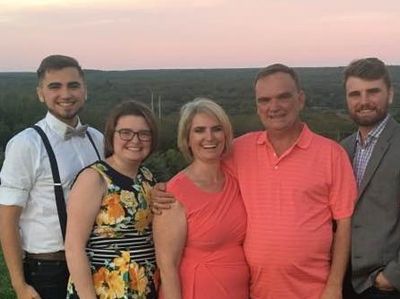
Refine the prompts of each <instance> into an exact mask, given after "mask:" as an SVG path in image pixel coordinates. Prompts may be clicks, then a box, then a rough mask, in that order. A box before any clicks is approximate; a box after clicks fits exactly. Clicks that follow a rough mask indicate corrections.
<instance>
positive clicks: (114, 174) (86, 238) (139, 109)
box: [65, 101, 158, 299]
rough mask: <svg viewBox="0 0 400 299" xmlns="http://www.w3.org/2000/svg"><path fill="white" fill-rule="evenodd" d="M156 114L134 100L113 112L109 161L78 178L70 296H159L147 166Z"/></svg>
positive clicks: (73, 196)
mask: <svg viewBox="0 0 400 299" xmlns="http://www.w3.org/2000/svg"><path fill="white" fill-rule="evenodd" d="M157 135H158V133H157V126H156V122H155V119H154V116H153V114H152V112H151V111H150V110H149V109H148V108H147V107H146V106H145V105H143V104H141V103H139V102H135V101H129V102H124V103H122V104H120V105H118V106H117V107H115V108H114V109H113V110H112V111H111V113H110V115H109V117H108V119H107V121H106V128H105V134H104V143H105V155H104V156H105V158H106V159H105V161H97V162H96V163H94V164H92V165H91V166H89V167H87V168H85V169H84V170H83V171H82V172H81V173H80V174H79V176H78V177H77V179H76V182H75V184H74V186H73V188H72V190H71V193H70V196H69V201H68V209H67V210H68V223H67V236H66V244H65V248H66V257H67V263H68V267H69V269H70V273H71V277H70V282H69V285H68V297H67V298H79V297H80V298H82V299H83V298H85V299H96V298H156V290H155V278H154V276H155V271H156V261H155V252H154V246H153V239H152V231H151V221H152V214H151V212H150V207H149V192H150V189H151V188H152V186H153V185H154V184H155V180H154V178H153V175H152V174H151V172H150V171H149V170H148V169H147V168H145V167H143V166H142V165H141V163H142V162H143V161H144V160H145V159H146V158H147V157H148V156H149V155H150V154H151V153H152V152H153V150H154V149H155V147H156V144H157Z"/></svg>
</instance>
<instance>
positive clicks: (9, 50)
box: [0, 0, 400, 71]
mask: <svg viewBox="0 0 400 299" xmlns="http://www.w3.org/2000/svg"><path fill="white" fill-rule="evenodd" d="M0 40H1V46H0V51H1V55H0V71H33V70H35V69H36V68H37V66H38V64H39V62H40V61H41V59H42V58H43V57H45V56H47V55H50V54H55V53H59V54H66V55H71V56H74V57H76V58H77V59H78V60H79V61H80V63H81V64H82V65H83V67H84V68H90V69H103V70H126V69H165V68H231V67H260V66H265V65H267V64H270V63H274V62H283V63H286V64H288V65H291V66H339V65H346V64H347V63H348V62H350V61H351V60H352V59H354V58H360V57H365V56H377V57H380V58H381V59H383V60H384V61H385V62H386V63H388V64H400V1H399V0H383V1H376V0H375V1H371V0H333V1H325V0H282V1H280V0H242V1H239V0H104V1H103V0H81V1H79V0H0Z"/></svg>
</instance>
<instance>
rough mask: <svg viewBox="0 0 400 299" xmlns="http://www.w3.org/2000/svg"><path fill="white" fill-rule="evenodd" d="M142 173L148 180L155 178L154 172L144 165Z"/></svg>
mask: <svg viewBox="0 0 400 299" xmlns="http://www.w3.org/2000/svg"><path fill="white" fill-rule="evenodd" d="M142 173H143V176H144V177H145V178H146V180H148V181H152V180H153V174H152V173H151V172H150V170H148V169H147V168H145V167H143V168H142Z"/></svg>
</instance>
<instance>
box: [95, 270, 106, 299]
mask: <svg viewBox="0 0 400 299" xmlns="http://www.w3.org/2000/svg"><path fill="white" fill-rule="evenodd" d="M108 273H109V271H108V270H107V269H106V268H104V267H101V268H100V269H99V270H97V272H95V273H93V285H94V288H95V289H96V293H97V294H98V295H99V293H98V290H100V289H101V288H103V287H104V284H105V282H106V279H107V276H108Z"/></svg>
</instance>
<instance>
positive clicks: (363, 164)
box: [353, 114, 390, 186]
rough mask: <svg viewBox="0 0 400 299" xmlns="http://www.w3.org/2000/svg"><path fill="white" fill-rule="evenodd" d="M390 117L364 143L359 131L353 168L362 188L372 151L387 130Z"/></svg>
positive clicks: (370, 133) (369, 134) (372, 131)
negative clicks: (384, 130)
mask: <svg viewBox="0 0 400 299" xmlns="http://www.w3.org/2000/svg"><path fill="white" fill-rule="evenodd" d="M389 118H390V115H389V114H388V115H387V116H386V117H385V118H384V119H383V120H382V121H381V122H380V123H379V124H378V125H377V126H376V127H375V128H374V129H373V130H371V132H369V133H368V135H367V139H366V140H365V141H364V143H363V142H362V140H361V133H360V131H358V134H357V139H356V153H355V155H354V160H353V167H354V172H355V175H356V179H357V184H358V186H360V184H361V182H362V179H363V177H364V173H365V169H366V168H367V165H368V161H369V159H370V158H371V155H372V151H373V150H374V147H375V145H376V142H377V141H378V138H379V136H380V135H381V133H382V131H383V129H384V128H385V126H386V124H387V122H388V120H389Z"/></svg>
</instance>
